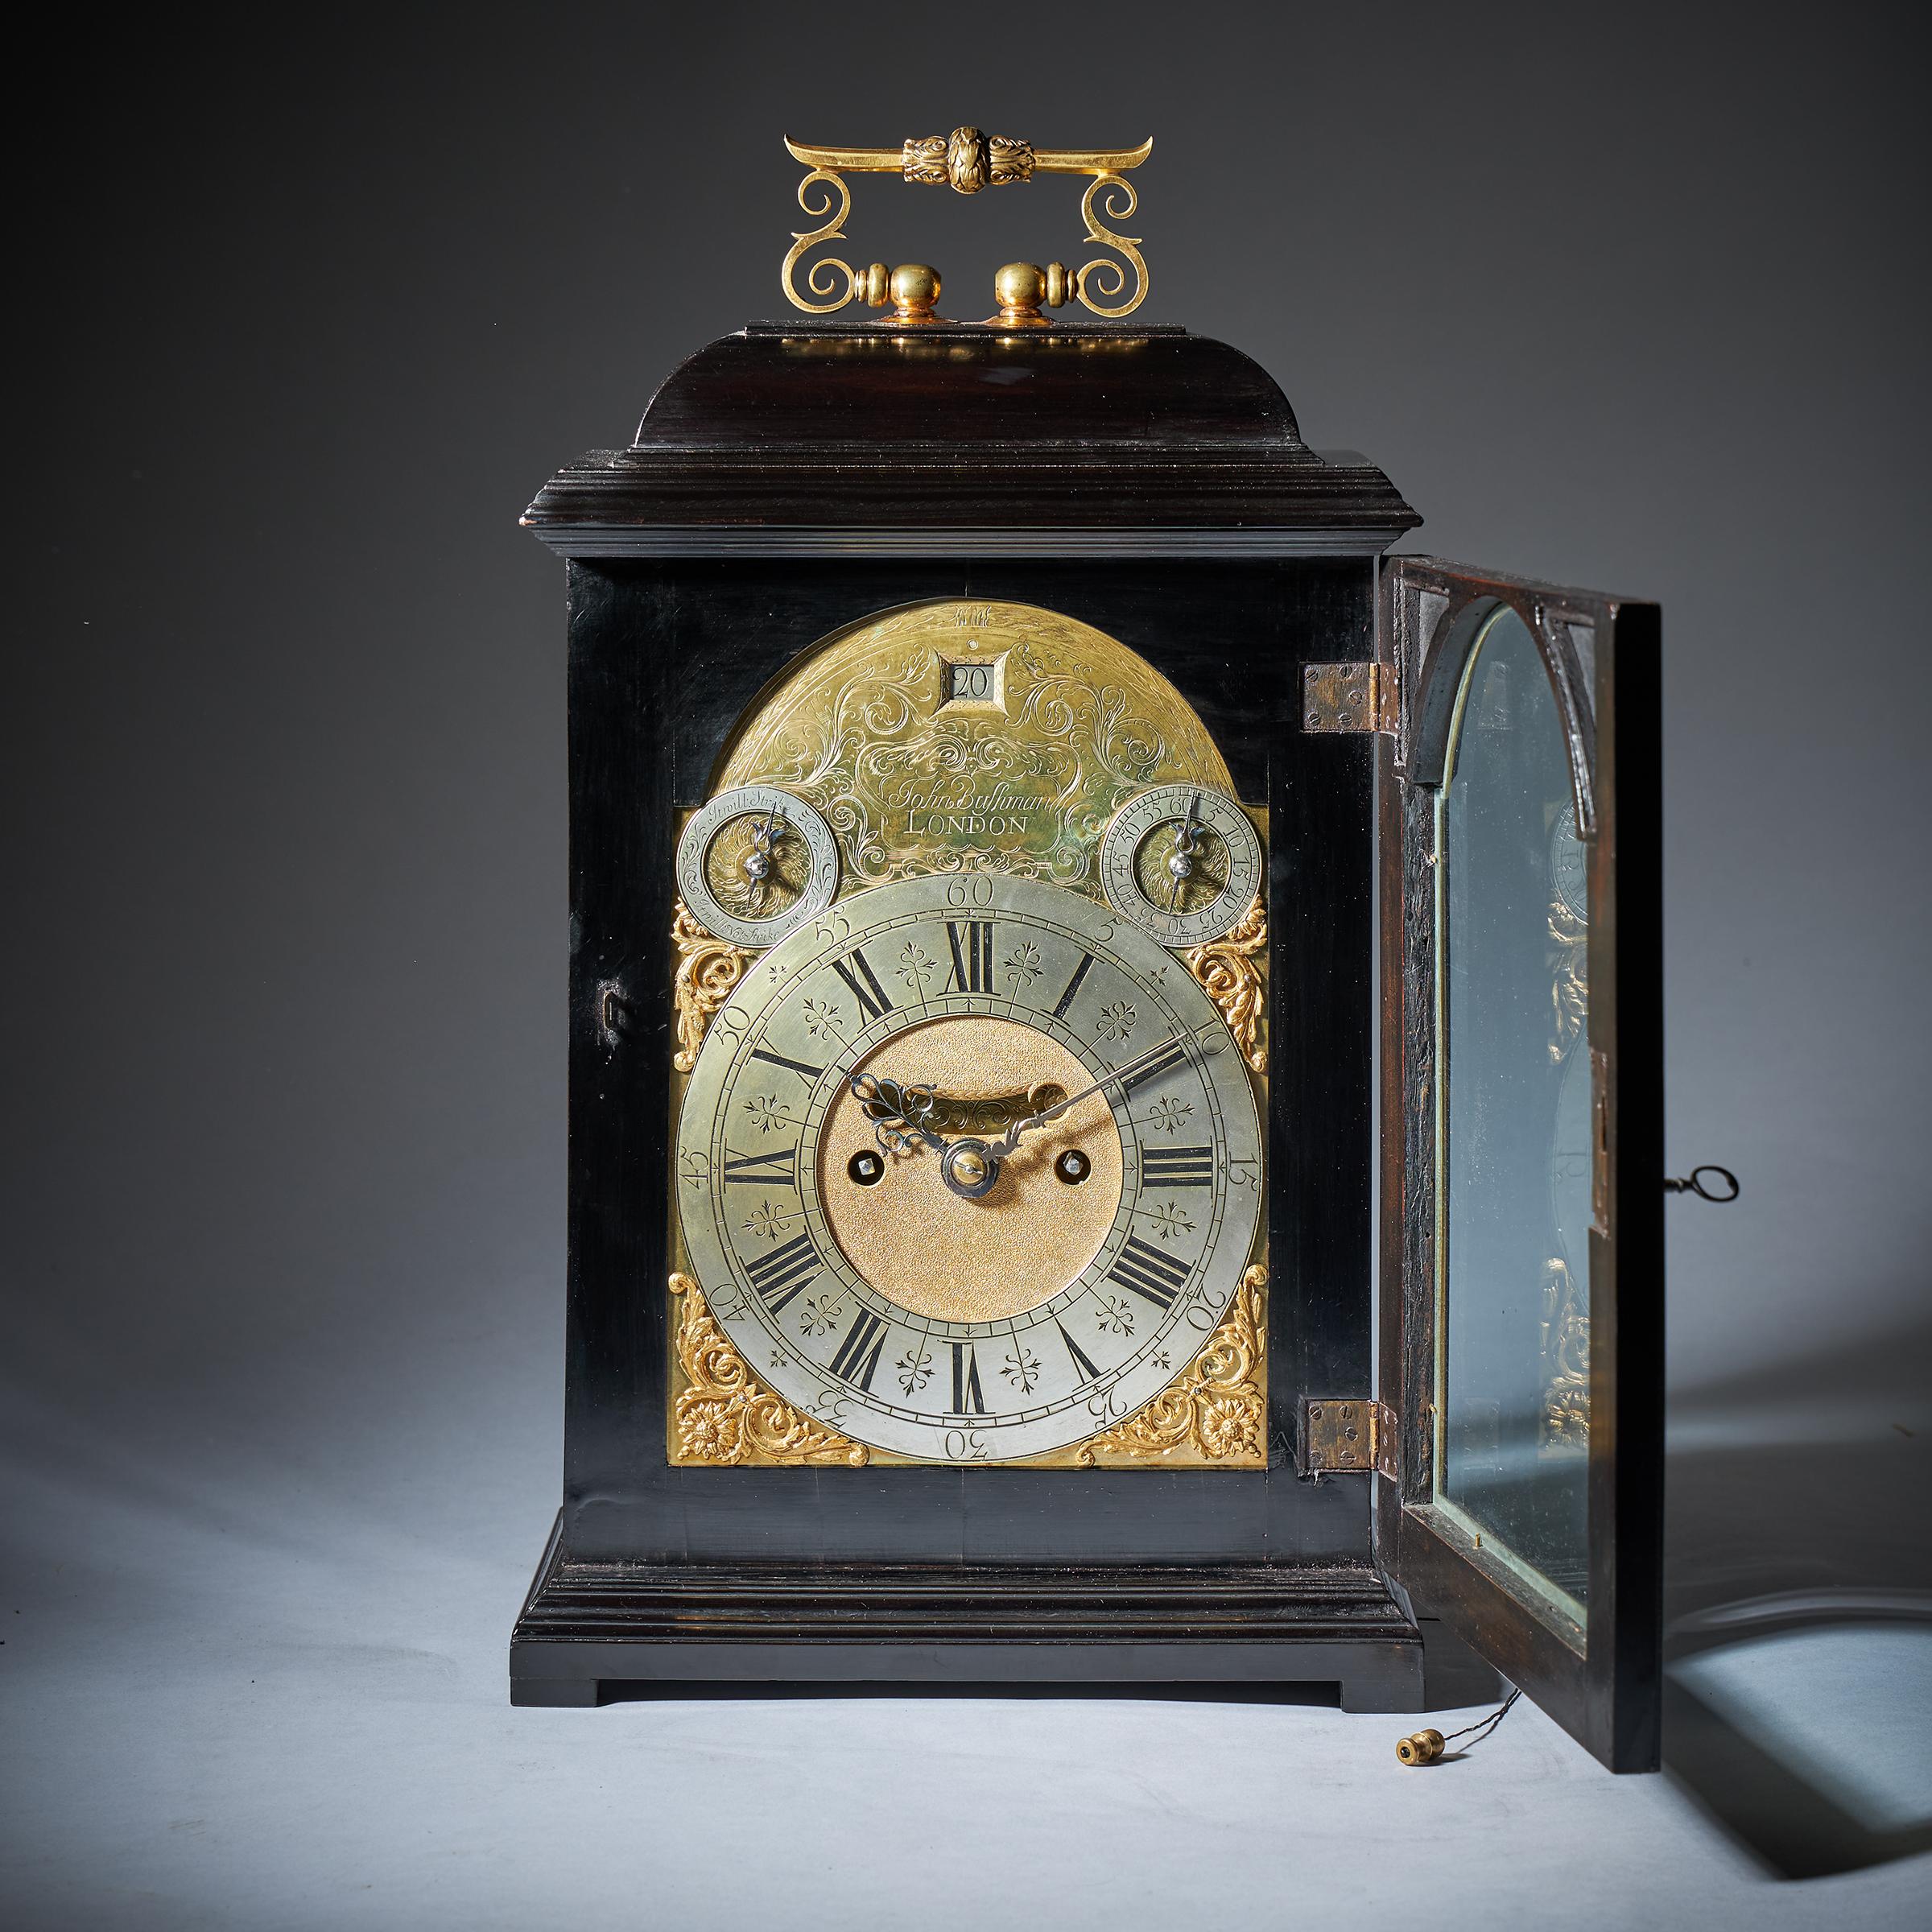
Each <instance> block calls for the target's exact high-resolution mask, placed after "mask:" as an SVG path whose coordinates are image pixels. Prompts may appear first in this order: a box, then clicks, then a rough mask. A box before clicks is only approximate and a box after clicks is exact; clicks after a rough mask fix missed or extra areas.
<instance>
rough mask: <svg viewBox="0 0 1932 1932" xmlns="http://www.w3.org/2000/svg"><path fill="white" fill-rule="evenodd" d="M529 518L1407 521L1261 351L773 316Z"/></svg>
mask: <svg viewBox="0 0 1932 1932" xmlns="http://www.w3.org/2000/svg"><path fill="white" fill-rule="evenodd" d="M524 521H525V522H526V524H527V525H529V526H531V527H532V528H534V529H535V530H536V531H537V533H538V534H539V535H540V536H541V537H542V538H543V540H544V541H545V542H546V543H549V544H550V545H551V547H553V548H554V549H556V550H558V551H562V552H564V554H566V555H626V554H628V555H646V554H658V555H679V554H683V555H693V554H713V555H716V554H724V553H727V552H729V553H732V554H742V555H752V554H761V553H762V554H773V553H774V552H782V551H790V552H791V554H799V551H801V550H802V549H807V548H810V547H812V546H811V544H809V543H807V542H806V541H805V539H803V536H802V535H801V533H803V532H807V531H815V532H819V533H823V535H824V539H825V542H826V544H827V546H828V547H832V548H836V549H837V550H838V551H841V552H843V553H844V554H852V551H854V549H855V548H857V549H869V548H873V547H876V546H875V543H873V542H872V541H869V540H866V539H877V540H878V543H879V544H881V545H883V546H884V547H888V548H893V549H898V550H902V551H908V552H910V551H912V550H914V549H917V548H921V547H927V548H930V547H932V545H933V543H934V541H935V539H939V537H940V535H941V533H945V535H946V536H947V538H948V539H950V540H948V541H946V542H944V543H942V544H941V545H940V547H943V548H945V549H948V550H951V549H956V548H958V547H961V544H962V543H968V547H972V545H973V544H974V543H975V541H976V547H978V548H980V550H981V551H982V552H983V553H985V554H999V553H1000V551H1006V552H1007V554H1012V553H1011V550H1010V548H1009V546H1008V545H1007V544H1006V543H999V542H997V541H995V542H994V543H993V549H992V550H991V551H988V550H987V543H988V542H989V540H993V539H997V538H998V537H999V536H1000V535H1001V533H1004V534H1005V535H1009V536H1013V537H1018V536H1019V535H1024V536H1025V537H1026V539H1028V541H1027V543H1026V546H1025V547H1026V548H1027V549H1030V550H1031V551H1035V552H1037V553H1038V554H1051V553H1052V552H1054V551H1056V550H1057V551H1062V552H1064V551H1066V549H1067V545H1066V544H1065V543H1060V542H1056V540H1055V539H1056V536H1063V535H1067V534H1068V533H1076V532H1086V533H1089V534H1090V535H1092V536H1094V537H1097V536H1098V535H1099V534H1100V533H1102V532H1106V533H1110V534H1111V535H1112V537H1113V545H1114V546H1115V547H1117V546H1118V545H1119V544H1120V543H1122V542H1125V541H1129V540H1130V533H1134V532H1151V531H1156V530H1158V531H1164V532H1166V533H1169V534H1168V542H1169V543H1170V545H1171V546H1173V547H1176V548H1177V549H1179V550H1187V551H1195V552H1199V553H1200V554H1216V553H1218V554H1228V551H1230V550H1240V551H1247V552H1254V553H1257V554H1260V553H1262V552H1265V551H1267V550H1269V549H1270V548H1276V549H1290V550H1298V551H1311V550H1314V551H1320V550H1332V551H1338V552H1355V553H1360V552H1361V551H1368V550H1380V549H1381V548H1383V547H1385V546H1386V545H1387V544H1388V543H1389V542H1391V541H1392V540H1393V539H1394V538H1396V537H1397V536H1398V535H1401V534H1402V531H1404V530H1408V529H1410V528H1412V527H1414V525H1415V524H1416V523H1417V522H1419V521H1420V519H1419V518H1418V517H1417V515H1416V514H1415V512H1414V510H1411V509H1410V507H1409V506H1408V505H1407V503H1406V502H1404V501H1403V500H1402V497H1401V496H1400V494H1399V493H1397V490H1396V489H1395V488H1394V486H1393V485H1392V484H1391V483H1390V482H1389V479H1388V478H1387V477H1385V475H1384V474H1383V473H1382V472H1381V470H1380V469H1377V468H1375V466H1374V465H1373V464H1370V463H1369V462H1368V461H1366V460H1365V459H1364V458H1362V457H1360V456H1354V455H1352V454H1335V455H1330V456H1323V455H1320V454H1318V453H1317V452H1315V451H1313V450H1311V449H1310V448H1308V447H1307V444H1305V443H1303V442H1302V438H1301V432H1300V431H1299V429H1298V426H1297V424H1296V422H1295V418H1294V410H1293V409H1292V408H1291V407H1290V405H1289V402H1288V398H1286V396H1285V395H1284V394H1282V390H1281V388H1280V386H1279V385H1278V384H1277V383H1276V382H1275V381H1274V378H1272V377H1271V376H1269V374H1268V373H1267V372H1266V371H1265V369H1262V368H1261V365H1259V364H1258V363H1257V362H1256V361H1253V359H1252V358H1251V357H1248V356H1246V355H1244V354H1243V353H1241V351H1240V350H1238V349H1233V348H1231V347H1229V346H1228V345H1227V344H1226V343H1224V342H1217V341H1213V340H1212V339H1211V338H1208V337H1206V336H1195V335H1191V334H1189V333H1188V332H1187V331H1186V330H1184V329H1179V328H1145V327H1143V328H1132V327H1125V326H1123V327H1114V328H1054V329H1051V330H1045V329H1042V330H1034V331H1027V332H1015V331H1013V330H1010V329H1005V328H980V327H965V326H956V325H955V326H947V327H943V328H932V329H931V330H930V331H921V332H918V333H914V332H910V331H901V330H887V329H882V328H879V327H877V326H876V325H873V324H838V323H833V324H824V323H819V324H810V323H767V324H753V326H752V327H750V328H747V329H745V330H743V331H742V332H740V333H738V334H737V335H733V336H725V337H723V338H722V339H721V340H720V341H715V342H713V343H712V344H710V345H708V347H706V348H704V349H700V351H699V352H698V353H696V355H694V356H692V357H689V358H688V359H687V361H684V362H683V364H681V365H679V368H678V369H675V371H674V372H673V373H672V374H671V376H670V378H668V379H667V381H666V382H664V383H663V386H662V387H660V388H659V390H658V392H657V394H655V395H654V397H652V398H651V400H650V406H649V407H648V408H647V409H646V411H645V412H644V418H643V420H642V423H639V425H638V432H637V435H636V436H635V438H634V440H633V441H632V443H631V445H630V448H628V449H623V450H613V451H592V452H590V453H589V454H588V456H584V458H583V459H581V460H580V461H578V462H576V463H574V464H570V465H569V466H568V467H567V468H566V469H564V470H562V471H560V472H559V473H558V475H557V476H555V477H553V478H552V479H551V482H550V483H549V484H548V485H547V486H546V487H545V489H543V491H542V492H540V493H539V495H538V497H537V499H536V501H535V502H534V503H532V504H531V506H530V509H529V510H528V511H527V512H526V515H525V518H524ZM1183 530H1187V531H1189V532H1191V533H1193V534H1194V535H1195V538H1196V539H1197V540H1196V541H1195V542H1191V543H1176V538H1177V535H1178V533H1179V532H1181V531H1183ZM781 533H787V534H786V535H785V536H784V537H781ZM1234 533H1239V535H1236V534H1234ZM1217 537H1218V539H1219V541H1218V542H1217V541H1216V539H1217ZM886 539H891V540H890V543H887V542H886ZM1270 539H1273V541H1270ZM1084 547H1088V546H1086V545H1078V544H1076V545H1075V548H1084Z"/></svg>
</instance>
